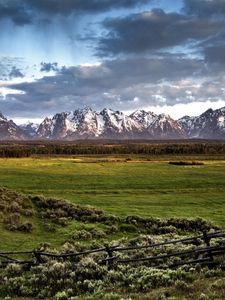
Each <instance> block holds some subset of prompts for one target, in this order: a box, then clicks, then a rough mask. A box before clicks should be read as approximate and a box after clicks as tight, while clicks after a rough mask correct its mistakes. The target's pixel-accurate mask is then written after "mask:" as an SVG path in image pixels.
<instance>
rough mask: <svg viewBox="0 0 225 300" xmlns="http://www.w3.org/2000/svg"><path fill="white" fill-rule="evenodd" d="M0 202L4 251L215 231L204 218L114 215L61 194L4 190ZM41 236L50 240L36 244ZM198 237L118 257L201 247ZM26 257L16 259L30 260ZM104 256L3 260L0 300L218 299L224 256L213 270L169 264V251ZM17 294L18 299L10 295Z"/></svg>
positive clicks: (77, 247)
mask: <svg viewBox="0 0 225 300" xmlns="http://www.w3.org/2000/svg"><path fill="white" fill-rule="evenodd" d="M0 207H1V211H0V237H1V242H2V245H1V250H3V251H4V250H6V251H7V250H31V249H34V248H35V249H40V250H41V249H42V250H41V251H47V252H48V251H51V252H52V251H53V248H55V249H54V251H58V252H60V253H68V252H79V251H84V250H87V249H90V248H92V249H93V248H99V247H102V246H103V245H107V244H115V243H116V244H119V245H120V246H122V247H130V246H132V247H134V246H140V245H143V246H144V245H146V244H149V243H160V242H162V241H165V240H168V239H170V240H174V239H181V238H184V237H187V236H193V235H198V234H200V233H201V232H202V231H209V230H219V228H218V227H216V226H214V225H213V224H210V223H209V222H206V221H204V220H202V219H189V220H187V219H174V218H172V219H168V220H162V219H158V218H141V217H138V216H136V217H135V216H133V217H128V218H119V217H116V216H112V215H109V214H106V213H105V212H103V211H100V210H98V209H95V208H91V207H87V206H81V205H74V204H71V203H69V202H67V201H64V200H57V199H54V198H49V199H46V198H44V197H39V196H29V197H26V196H24V195H20V194H18V193H17V192H15V191H13V190H7V189H2V188H0ZM28 224H30V226H28ZM7 237H8V238H7ZM40 242H48V243H42V245H38V244H39V243H40ZM49 242H50V243H51V245H49ZM196 242H197V244H196ZM199 242H200V243H201V244H202V242H201V241H200V240H198V241H197V240H193V241H192V242H190V243H186V242H180V243H179V244H174V245H167V246H165V245H164V246H162V247H157V248H154V247H153V248H151V249H145V250H144V249H142V250H132V251H130V252H129V253H125V252H124V253H120V254H119V255H120V258H122V259H127V258H131V257H146V256H152V255H153V256H157V255H160V254H165V253H171V251H173V252H177V251H181V250H190V249H193V248H196V247H199ZM224 242H225V241H224V240H221V239H220V238H218V239H214V240H213V245H215V246H216V245H220V246H221V245H223V243H224ZM202 245H204V244H202ZM28 256H29V257H28ZM28 256H26V255H24V257H23V256H22V257H23V258H24V259H26V260H29V259H31V257H30V255H28ZM16 257H17V256H16ZM22 257H21V256H18V258H20V259H21V258H22ZM104 258H105V253H100V252H99V253H95V254H90V255H87V256H79V257H76V258H71V259H66V260H65V259H60V258H59V259H55V258H45V262H44V263H41V264H35V265H33V266H32V267H31V268H28V267H27V266H26V265H24V266H20V265H17V264H15V263H12V264H9V265H8V266H7V267H4V268H0V299H21V300H22V299H27V300H28V299H53V300H67V299H70V300H75V299H76V300H83V299H85V300H122V299H127V300H128V299H129V300H130V299H131V300H139V299H146V300H147V299H149V300H156V299H158V300H160V299H161V300H162V299H170V300H178V299H184V300H185V299H190V300H194V299H199V300H200V299H201V300H203V299H204V300H210V299H224V295H225V285H224V275H225V274H224V258H223V257H218V258H215V261H217V263H218V264H217V267H216V268H215V269H209V268H207V267H202V268H201V267H200V265H195V266H194V265H193V266H192V265H186V266H181V267H178V268H177V269H174V268H172V269H170V267H169V266H170V265H171V264H172V263H176V262H178V261H180V260H181V259H182V258H179V257H177V258H176V257H175V258H174V257H172V256H168V258H166V259H164V260H163V261H162V260H159V261H158V262H157V263H154V262H143V263H141V262H139V263H137V264H135V263H134V264H132V263H130V264H126V265H125V264H124V265H117V264H113V265H112V266H111V267H110V268H108V267H107V266H106V265H104V264H102V263H100V262H101V261H102V259H104ZM193 258H196V257H195V255H194V256H191V257H189V258H186V259H193ZM3 260H4V259H3ZM160 266H161V267H162V268H160ZM16 296H18V298H14V297H16ZM1 297H2V298H1Z"/></svg>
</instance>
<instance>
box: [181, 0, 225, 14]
mask: <svg viewBox="0 0 225 300" xmlns="http://www.w3.org/2000/svg"><path fill="white" fill-rule="evenodd" d="M184 3H185V6H184V11H185V12H186V13H187V14H192V15H198V16H203V17H208V16H222V15H225V1H224V0H185V1H184Z"/></svg>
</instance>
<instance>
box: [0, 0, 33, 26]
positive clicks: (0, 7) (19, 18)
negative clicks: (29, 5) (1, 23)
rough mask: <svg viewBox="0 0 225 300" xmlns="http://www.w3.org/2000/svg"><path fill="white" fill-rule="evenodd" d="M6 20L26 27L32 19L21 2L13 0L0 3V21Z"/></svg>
mask: <svg viewBox="0 0 225 300" xmlns="http://www.w3.org/2000/svg"><path fill="white" fill-rule="evenodd" d="M21 3H22V4H21ZM7 18H8V19H11V20H12V21H13V23H15V24H16V25H20V26H22V25H27V24H30V23H31V22H32V18H31V16H30V15H29V13H28V12H27V10H26V8H25V6H24V5H23V2H19V1H15V0H11V1H2V0H1V1H0V19H7Z"/></svg>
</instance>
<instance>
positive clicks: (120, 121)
mask: <svg viewBox="0 0 225 300" xmlns="http://www.w3.org/2000/svg"><path fill="white" fill-rule="evenodd" d="M188 138H200V139H201V138H204V139H225V107H224V108H221V109H216V110H212V109H208V110H207V111H206V112H204V113H203V114H201V115H200V116H197V117H189V116H184V117H182V118H181V119H179V120H174V119H172V118H171V117H170V116H169V115H167V114H158V115H157V114H155V113H153V112H149V111H148V112H147V111H144V110H137V111H135V112H133V113H132V114H130V115H126V114H124V113H123V112H120V111H115V110H112V109H108V108H104V109H103V110H102V111H101V112H96V111H95V110H93V109H91V108H90V107H86V108H83V109H77V110H75V111H73V112H62V113H57V114H55V115H54V116H53V117H52V118H50V117H46V118H45V119H44V120H43V121H42V122H41V123H40V124H33V123H27V124H24V125H17V124H15V123H14V122H13V121H12V120H8V119H7V118H6V117H5V116H3V114H1V113H0V140H33V139H38V140H42V139H43V140H70V141H71V140H76V139H188Z"/></svg>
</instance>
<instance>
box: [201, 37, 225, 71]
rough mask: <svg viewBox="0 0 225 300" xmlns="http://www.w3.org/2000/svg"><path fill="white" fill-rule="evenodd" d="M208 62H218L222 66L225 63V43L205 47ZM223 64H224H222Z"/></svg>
mask: <svg viewBox="0 0 225 300" xmlns="http://www.w3.org/2000/svg"><path fill="white" fill-rule="evenodd" d="M204 53H205V58H206V61H207V62H208V63H218V64H219V66H220V67H223V68H224V65H225V43H224V44H223V45H219V46H211V47H207V48H205V49H204ZM221 64H222V65H221Z"/></svg>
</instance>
